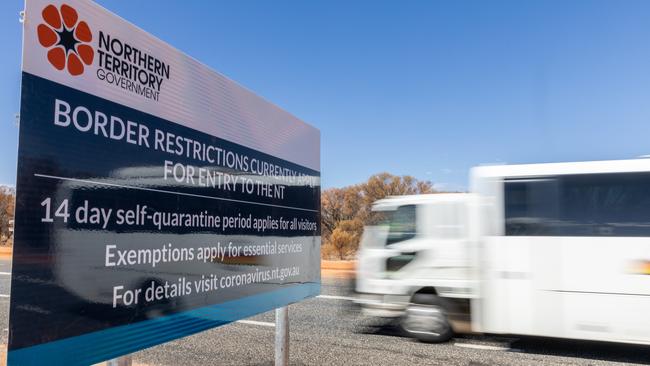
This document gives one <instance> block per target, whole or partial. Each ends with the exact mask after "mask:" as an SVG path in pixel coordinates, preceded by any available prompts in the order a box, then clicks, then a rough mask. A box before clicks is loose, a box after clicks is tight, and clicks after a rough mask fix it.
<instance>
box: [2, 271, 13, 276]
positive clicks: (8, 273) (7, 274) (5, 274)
mask: <svg viewBox="0 0 650 366" xmlns="http://www.w3.org/2000/svg"><path fill="white" fill-rule="evenodd" d="M0 276H11V272H0Z"/></svg>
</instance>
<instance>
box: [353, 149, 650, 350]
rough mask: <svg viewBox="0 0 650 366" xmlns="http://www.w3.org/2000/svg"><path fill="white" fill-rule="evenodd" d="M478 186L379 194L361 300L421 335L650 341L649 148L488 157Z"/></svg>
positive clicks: (367, 237)
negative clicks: (602, 155) (522, 160)
mask: <svg viewBox="0 0 650 366" xmlns="http://www.w3.org/2000/svg"><path fill="white" fill-rule="evenodd" d="M470 191H471V193H459V194H438V195H421V196H404V197H391V198H387V199H384V200H380V201H378V202H376V204H375V205H374V208H373V211H374V213H375V214H376V215H377V217H376V218H375V222H376V225H373V226H368V227H366V230H365V232H364V236H363V239H362V243H361V248H360V251H359V254H358V269H357V271H358V273H357V291H358V292H359V300H358V302H359V303H360V304H361V306H362V308H363V310H364V312H365V313H366V314H368V315H375V316H382V317H399V318H401V324H402V328H403V329H404V330H405V331H406V332H407V333H408V334H410V335H411V336H413V337H416V338H418V339H420V340H423V341H430V342H441V341H445V340H448V339H449V338H451V337H452V335H453V332H454V331H456V332H459V331H462V332H465V331H472V332H482V333H495V334H514V335H529V336H543V337H558V338H573V339H584V340H597V341H610V342H623V343H637V344H650V160H648V159H639V160H623V161H599V162H580V163H554V164H531V165H505V166H486V167H478V168H474V169H473V170H472V172H471V184H470Z"/></svg>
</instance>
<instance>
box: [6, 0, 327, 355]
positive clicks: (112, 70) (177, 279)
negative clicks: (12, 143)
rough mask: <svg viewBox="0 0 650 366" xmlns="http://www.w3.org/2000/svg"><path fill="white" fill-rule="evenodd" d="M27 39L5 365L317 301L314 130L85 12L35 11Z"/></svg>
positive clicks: (164, 336) (106, 351) (138, 343)
mask: <svg viewBox="0 0 650 366" xmlns="http://www.w3.org/2000/svg"><path fill="white" fill-rule="evenodd" d="M24 24H25V25H24V26H25V30H24V31H25V46H24V62H23V80H22V97H21V121H20V141H19V153H18V181H17V202H16V218H15V237H14V260H13V273H12V292H11V306H10V326H9V328H10V331H9V354H8V362H9V364H15V365H28V364H41V363H42V362H43V360H44V359H47V360H48V361H49V362H50V363H52V362H54V363H55V364H63V363H65V364H79V365H82V364H83V365H87V364H92V363H94V362H99V361H102V360H106V359H109V358H113V357H116V356H119V355H122V354H126V353H130V352H133V351H136V350H139V349H143V348H146V347H150V346H153V345H156V344H160V343H163V342H166V341H169V340H172V339H176V338H179V337H183V336H186V335H189V334H193V333H196V332H199V331H202V330H205V329H208V328H211V327H215V326H219V325H222V324H226V323H229V322H232V321H235V320H237V319H241V318H245V317H249V316H251V315H254V314H257V313H260V312H264V311H268V310H271V309H274V308H276V307H280V306H284V305H286V304H289V303H292V302H296V301H300V300H302V299H305V298H308V297H311V296H315V295H316V294H318V293H319V291H320V173H319V168H320V166H319V133H318V130H316V129H314V128H313V127H311V126H309V125H307V124H305V123H303V122H301V121H299V120H298V119H296V118H295V117H294V116H292V115H290V114H288V113H286V112H284V111H282V110H281V109H279V108H277V107H276V106H274V105H272V104H270V103H268V102H266V101H264V100H263V99H261V98H259V97H257V96H255V95H254V94H253V93H251V92H250V91H247V90H246V89H243V88H242V87H240V86H239V85H237V84H235V83H234V82H232V81H230V80H228V79H226V78H225V77H223V76H221V75H220V74H217V73H215V72H213V71H211V70H209V69H208V68H207V67H205V66H204V65H201V64H199V63H198V62H196V61H194V60H193V59H190V58H189V57H187V56H185V55H183V54H181V53H180V52H178V51H176V50H174V49H172V48H171V47H169V46H168V45H166V44H164V43H162V42H161V41H159V40H157V39H155V38H153V37H151V36H150V35H148V34H146V33H144V32H142V31H141V30H139V29H137V28H135V27H134V26H132V25H130V24H128V23H125V22H124V21H123V20H122V19H120V18H117V17H115V16H113V15H112V14H110V13H108V12H107V11H106V10H104V9H102V8H100V7H98V6H97V5H95V4H92V3H86V2H77V1H70V2H66V3H59V2H53V1H41V0H34V1H28V3H27V9H26V20H25V23H24ZM82 46H87V48H85V47H82ZM127 50H128V52H127ZM61 52H62V54H61ZM116 65H117V66H116ZM109 75H110V76H109ZM108 79H110V80H112V81H108ZM117 80H120V81H117Z"/></svg>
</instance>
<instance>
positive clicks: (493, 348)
mask: <svg viewBox="0 0 650 366" xmlns="http://www.w3.org/2000/svg"><path fill="white" fill-rule="evenodd" d="M454 346H457V347H463V348H473V349H480V350H487V351H507V350H509V349H510V347H501V346H488V345H485V344H471V343H458V342H456V343H454Z"/></svg>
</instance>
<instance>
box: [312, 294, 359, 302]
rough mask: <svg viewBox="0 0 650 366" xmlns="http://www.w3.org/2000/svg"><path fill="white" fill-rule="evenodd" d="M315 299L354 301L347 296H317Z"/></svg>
mask: <svg viewBox="0 0 650 366" xmlns="http://www.w3.org/2000/svg"><path fill="white" fill-rule="evenodd" d="M316 297H318V298H321V299H330V300H349V301H353V300H356V299H355V298H354V297H349V296H335V295H318V296H316Z"/></svg>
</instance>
